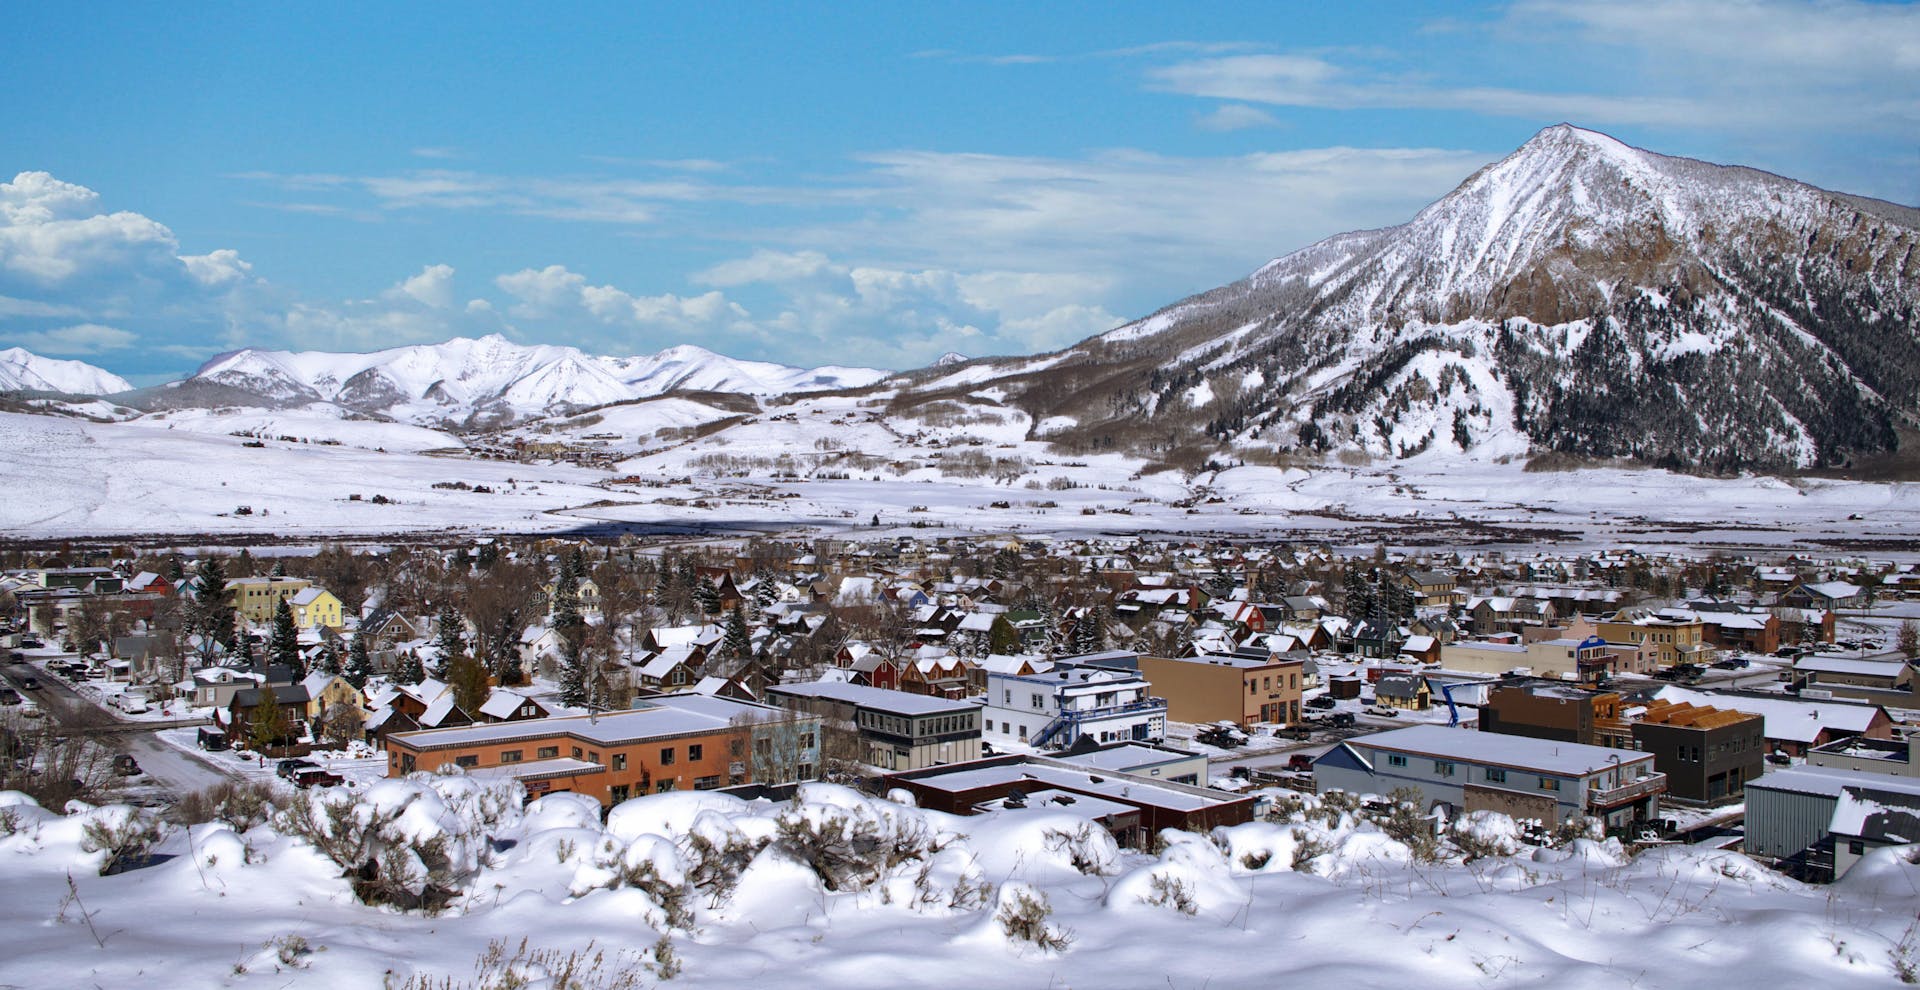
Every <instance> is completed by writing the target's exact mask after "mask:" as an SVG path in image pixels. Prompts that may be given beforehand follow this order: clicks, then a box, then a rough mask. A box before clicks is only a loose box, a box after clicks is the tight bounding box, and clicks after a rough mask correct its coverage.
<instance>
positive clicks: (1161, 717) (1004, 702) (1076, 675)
mask: <svg viewBox="0 0 1920 990" xmlns="http://www.w3.org/2000/svg"><path fill="white" fill-rule="evenodd" d="M1149 688H1150V685H1149V684H1148V683H1147V680H1146V678H1144V677H1142V676H1141V675H1140V672H1139V671H1138V670H1129V669H1125V668H1122V667H1117V666H1116V667H1107V666H1093V665H1090V664H1077V663H1073V662H1072V661H1070V660H1069V661H1062V662H1059V663H1056V664H1054V666H1053V667H1052V669H1050V670H1046V671H1043V672H1039V673H1032V674H1014V673H1002V672H998V671H995V672H989V673H988V674H987V693H986V707H985V708H984V709H983V710H982V712H981V722H982V724H981V727H980V732H981V736H982V737H983V738H985V739H986V740H987V741H988V742H991V743H1018V744H1021V745H1024V746H1030V747H1033V748H1035V749H1065V748H1066V747H1068V746H1071V745H1073V744H1074V743H1075V742H1077V741H1079V740H1080V738H1081V737H1083V736H1085V737H1088V738H1091V739H1092V740H1093V741H1095V742H1100V743H1111V742H1127V741H1135V742H1160V741H1161V740H1163V739H1165V738H1166V735H1167V702H1166V699H1164V698H1155V697H1152V696H1151V695H1149V694H1148V693H1147V692H1148V690H1149Z"/></svg>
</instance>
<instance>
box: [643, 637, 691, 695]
mask: <svg viewBox="0 0 1920 990" xmlns="http://www.w3.org/2000/svg"><path fill="white" fill-rule="evenodd" d="M705 663H706V649H705V648H704V647H699V646H672V647H668V648H667V649H664V650H661V651H660V652H658V653H652V654H647V655H644V656H640V657H635V658H634V660H633V666H634V686H635V687H637V688H639V689H641V690H643V691H652V692H667V691H679V690H683V689H685V688H687V687H688V686H690V685H692V684H695V683H697V682H698V681H699V680H700V676H701V668H702V667H703V666H704V665H705Z"/></svg>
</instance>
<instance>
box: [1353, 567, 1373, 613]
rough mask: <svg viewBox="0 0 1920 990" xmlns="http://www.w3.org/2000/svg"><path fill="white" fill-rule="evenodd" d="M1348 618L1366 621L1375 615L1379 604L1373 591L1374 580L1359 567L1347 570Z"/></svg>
mask: <svg viewBox="0 0 1920 990" xmlns="http://www.w3.org/2000/svg"><path fill="white" fill-rule="evenodd" d="M1346 592H1347V618H1349V619H1352V620H1353V621H1355V622H1364V621H1366V620H1367V619H1370V618H1372V617H1373V612H1374V608H1375V607H1376V605H1377V602H1376V600H1375V596H1374V593H1373V582H1371V581H1368V580H1367V576H1366V575H1365V574H1362V573H1361V572H1360V569H1359V568H1357V567H1356V568H1353V569H1351V570H1348V571H1347V579H1346Z"/></svg>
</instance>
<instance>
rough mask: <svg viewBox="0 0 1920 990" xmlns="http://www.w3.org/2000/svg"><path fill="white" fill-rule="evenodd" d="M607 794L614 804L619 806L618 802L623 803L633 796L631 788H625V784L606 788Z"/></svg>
mask: <svg viewBox="0 0 1920 990" xmlns="http://www.w3.org/2000/svg"><path fill="white" fill-rule="evenodd" d="M607 793H608V796H609V797H611V798H612V799H613V803H614V804H619V803H620V802H622V801H625V800H626V799H627V798H629V797H632V796H633V788H631V787H629V786H627V785H626V784H615V785H613V786H612V787H609V788H607Z"/></svg>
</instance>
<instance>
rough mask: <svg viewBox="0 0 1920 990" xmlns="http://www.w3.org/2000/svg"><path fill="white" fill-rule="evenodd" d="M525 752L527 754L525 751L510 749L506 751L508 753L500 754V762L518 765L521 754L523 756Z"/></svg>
mask: <svg viewBox="0 0 1920 990" xmlns="http://www.w3.org/2000/svg"><path fill="white" fill-rule="evenodd" d="M523 752H525V751H524V750H518V749H509V750H506V751H504V752H502V753H501V754H500V762H502V763H518V762H520V757H521V754H522V753H523Z"/></svg>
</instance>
